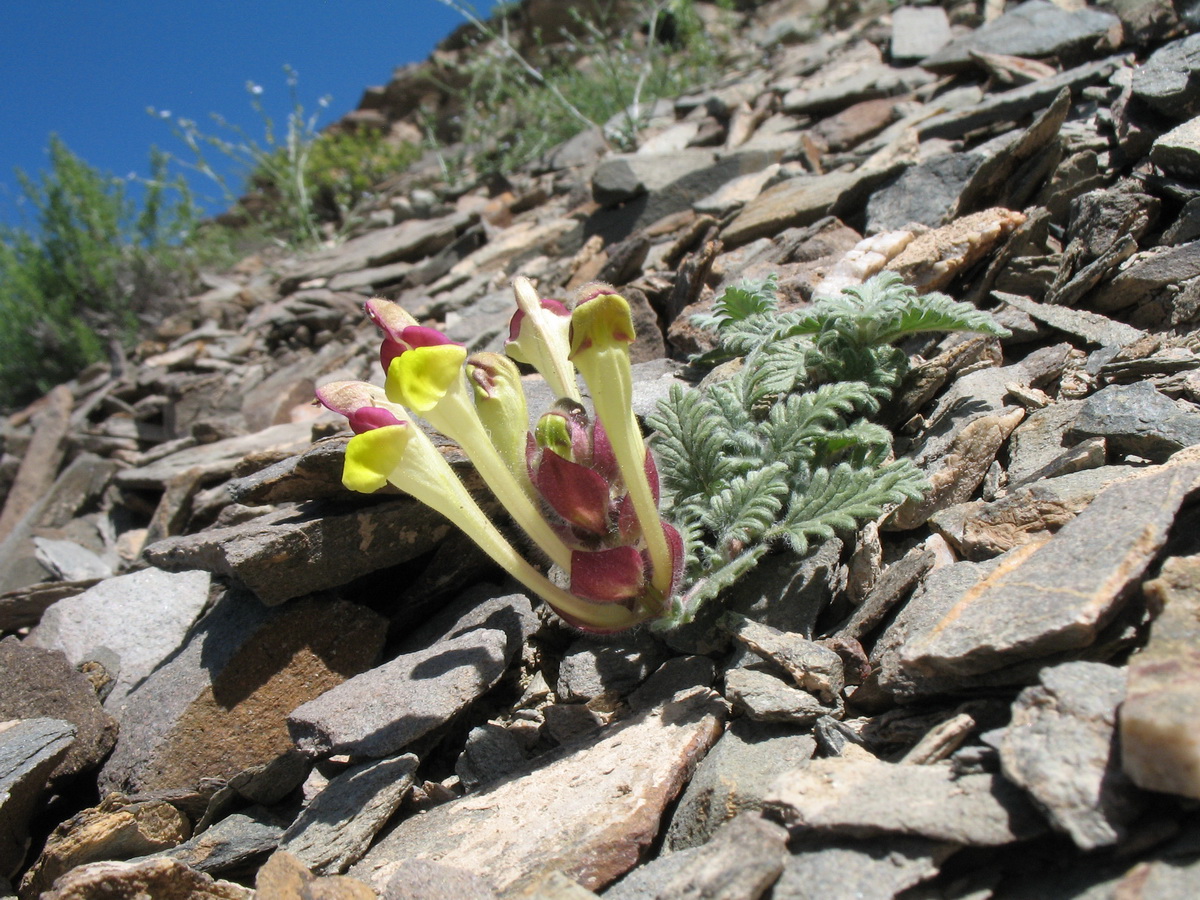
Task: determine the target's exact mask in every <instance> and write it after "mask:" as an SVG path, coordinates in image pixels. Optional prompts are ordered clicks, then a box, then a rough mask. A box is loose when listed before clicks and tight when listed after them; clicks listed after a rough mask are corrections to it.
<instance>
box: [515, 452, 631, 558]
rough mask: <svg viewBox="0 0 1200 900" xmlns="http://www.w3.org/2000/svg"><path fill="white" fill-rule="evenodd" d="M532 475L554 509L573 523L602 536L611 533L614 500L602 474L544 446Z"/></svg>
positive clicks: (535, 484) (535, 483)
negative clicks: (610, 514) (610, 512)
mask: <svg viewBox="0 0 1200 900" xmlns="http://www.w3.org/2000/svg"><path fill="white" fill-rule="evenodd" d="M529 477H530V480H531V481H532V482H533V484H534V487H536V488H537V489H538V492H539V493H540V494H541V495H542V497H544V498H545V500H546V502H547V503H549V504H550V507H551V509H553V510H554V511H555V512H556V513H558V514H559V515H560V516H562V517H563V518H564V519H566V520H567V521H568V522H570V523H571V524H572V525H575V526H577V527H579V528H582V529H583V530H584V531H587V532H590V533H592V534H596V535H600V536H601V537H603V536H604V535H607V534H608V528H609V526H608V521H609V509H610V507H611V505H612V500H611V495H610V492H609V486H608V482H607V481H605V480H604V479H603V478H602V477H601V476H600V475H599V474H597V473H596V472H593V471H592V470H591V469H589V468H587V466H582V465H580V464H579V463H576V462H571V461H570V460H567V459H563V458H562V457H561V456H559V455H558V454H557V453H555V452H554V451H553V450H550V449H544V450H542V452H541V458H540V460H539V462H538V466H537V468H536V469H533V470H531V471H530V473H529Z"/></svg>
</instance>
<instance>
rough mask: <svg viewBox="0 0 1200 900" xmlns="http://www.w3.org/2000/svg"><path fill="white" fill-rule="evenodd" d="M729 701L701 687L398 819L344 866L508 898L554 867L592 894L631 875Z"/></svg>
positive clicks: (370, 877)
mask: <svg viewBox="0 0 1200 900" xmlns="http://www.w3.org/2000/svg"><path fill="white" fill-rule="evenodd" d="M724 711H725V707H724V704H723V703H722V702H721V701H720V700H719V698H717V697H716V696H715V695H714V694H713V693H712V692H711V691H709V690H707V689H705V688H697V689H693V690H691V691H690V692H682V693H680V694H677V695H676V696H675V698H674V699H673V700H671V701H670V702H668V703H666V704H664V705H663V706H661V707H659V708H656V709H654V710H647V711H645V712H642V713H639V714H637V715H635V716H633V717H632V718H630V719H628V720H626V721H624V722H621V723H619V724H617V725H613V726H610V727H609V728H607V729H605V730H604V731H601V732H599V733H598V734H597V735H596V736H595V738H594V743H589V744H587V745H586V749H585V747H584V746H574V747H568V748H563V750H561V751H556V752H555V753H554V754H553V755H552V756H551V757H542V758H539V759H537V760H535V761H534V762H533V763H531V764H530V766H529V768H528V769H527V770H526V773H525V774H524V775H517V776H514V777H511V778H509V779H506V780H505V781H504V782H502V783H500V784H499V785H496V786H495V787H493V788H491V789H486V790H481V791H479V792H477V793H473V794H469V795H467V796H466V797H463V798H461V799H459V800H455V801H452V802H450V803H446V804H443V805H442V806H438V807H435V808H434V809H432V810H430V811H428V812H426V813H424V814H423V815H419V816H414V817H412V818H410V819H407V820H406V821H404V822H401V823H400V825H399V826H397V827H396V828H395V829H394V830H393V831H392V832H391V833H390V834H389V835H388V836H387V837H386V838H384V839H383V840H382V841H380V842H379V843H378V844H376V845H375V846H374V847H372V848H371V850H370V851H368V853H367V855H366V857H365V858H364V859H363V860H362V861H361V862H360V863H358V865H356V866H354V867H353V868H352V869H351V874H352V875H354V876H356V877H358V878H362V879H363V880H365V881H367V882H368V883H370V884H372V885H373V886H375V887H376V889H379V890H381V889H382V888H383V886H384V885H385V884H387V882H388V881H389V880H390V879H391V877H392V873H393V871H394V870H399V869H402V868H403V866H404V865H405V864H406V862H407V861H411V860H414V859H416V860H420V859H431V860H436V861H437V862H439V863H442V864H444V865H448V866H452V867H454V868H459V869H463V870H466V871H468V872H473V873H475V874H477V875H479V876H481V877H482V878H484V879H485V880H486V881H487V882H488V883H489V884H490V885H491V886H492V887H493V889H495V890H496V891H498V892H501V893H504V894H507V895H511V894H513V893H516V892H517V891H519V890H521V889H522V888H523V887H525V886H528V885H530V884H532V883H535V882H536V881H538V880H540V879H541V878H544V877H546V876H547V875H548V874H549V873H551V872H553V871H556V870H557V871H561V872H563V873H564V874H566V875H567V876H569V877H570V878H572V879H573V880H575V881H576V882H578V883H579V884H581V885H583V886H584V887H586V888H588V889H596V888H599V887H602V886H604V885H606V884H608V883H609V882H611V881H613V880H614V879H615V878H617V877H618V876H620V875H621V874H623V873H624V872H626V871H628V870H629V869H630V868H632V867H633V866H634V865H635V864H636V863H637V861H638V858H639V856H640V854H641V853H642V851H643V850H644V849H645V848H646V847H647V846H648V845H649V844H650V843H651V842H653V840H654V839H655V836H656V835H657V834H658V829H659V820H660V818H661V816H662V813H663V810H664V808H665V807H666V805H667V804H668V803H669V802H670V801H671V800H673V799H674V798H675V796H676V795H677V794H678V793H679V791H680V790H681V788H682V787H683V785H684V783H685V782H686V781H687V779H688V777H689V776H690V774H691V770H692V768H693V767H694V766H695V763H696V760H697V758H698V757H699V756H701V755H702V754H703V753H704V752H705V751H706V750H707V749H708V747H709V746H710V745H711V744H712V742H713V741H714V740H716V738H717V736H718V735H719V734H720V730H721V723H722V721H723V719H724V715H725V712H724Z"/></svg>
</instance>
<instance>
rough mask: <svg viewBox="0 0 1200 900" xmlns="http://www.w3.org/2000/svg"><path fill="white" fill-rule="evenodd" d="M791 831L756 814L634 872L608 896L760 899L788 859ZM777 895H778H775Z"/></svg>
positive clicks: (615, 899) (610, 899)
mask: <svg viewBox="0 0 1200 900" xmlns="http://www.w3.org/2000/svg"><path fill="white" fill-rule="evenodd" d="M787 840H788V833H787V830H786V829H784V828H781V827H780V826H779V825H776V824H775V823H774V822H768V821H767V820H766V819H764V818H762V817H761V816H758V815H754V814H746V815H740V816H737V817H736V818H734V819H732V820H731V821H729V822H727V823H725V824H724V825H723V826H721V828H720V830H718V831H717V833H716V834H715V835H714V836H713V838H712V840H710V841H709V842H708V843H706V844H704V845H703V846H702V847H696V848H694V849H691V850H683V851H681V852H679V853H672V854H669V855H667V856H660V857H659V858H658V859H656V860H654V861H653V862H651V863H648V864H646V865H644V866H642V867H640V868H638V869H634V870H633V872H631V873H630V874H629V875H627V876H626V877H625V878H623V879H622V880H621V881H620V882H618V883H617V884H616V885H614V886H613V887H612V888H610V889H609V890H607V891H605V892H604V897H605V900H670V898H677V897H697V898H699V897H714V898H715V897H727V898H730V900H733V898H737V900H758V898H760V897H763V896H766V894H767V891H768V890H769V889H770V888H771V885H772V884H774V883H775V880H776V879H777V878H778V877H779V874H780V872H782V871H783V868H784V866H785V865H786V862H787V860H788V852H787ZM771 896H772V897H774V896H775V895H774V894H771Z"/></svg>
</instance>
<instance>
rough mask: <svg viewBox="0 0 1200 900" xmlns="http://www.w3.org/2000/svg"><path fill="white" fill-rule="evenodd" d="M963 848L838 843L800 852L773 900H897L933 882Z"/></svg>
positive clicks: (915, 841) (905, 841) (895, 841)
mask: <svg viewBox="0 0 1200 900" xmlns="http://www.w3.org/2000/svg"><path fill="white" fill-rule="evenodd" d="M957 849H958V847H957V846H956V845H954V844H948V843H944V842H939V841H929V840H924V839H922V838H897V837H890V838H889V839H887V840H886V841H885V840H863V841H833V842H822V843H818V844H817V846H815V847H807V846H806V847H804V848H802V849H800V850H798V851H797V852H795V853H794V854H793V855H792V857H791V858H790V859H789V860H788V861H787V863H786V864H785V865H784V868H783V874H782V875H781V876H780V877H779V880H778V881H777V882H775V887H774V888H773V889H772V892H771V900H892V898H894V897H896V896H898V895H899V894H900V892H901V891H903V890H905V889H906V888H910V887H912V886H913V885H915V884H920V883H921V882H922V881H926V880H927V879H930V878H932V877H933V876H935V875H937V873H938V865H939V864H940V863H941V862H942V861H943V860H944V859H945V858H946V857H948V856H950V855H951V854H952V853H954V851H955V850H957Z"/></svg>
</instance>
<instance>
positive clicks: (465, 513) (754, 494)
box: [317, 275, 1003, 632]
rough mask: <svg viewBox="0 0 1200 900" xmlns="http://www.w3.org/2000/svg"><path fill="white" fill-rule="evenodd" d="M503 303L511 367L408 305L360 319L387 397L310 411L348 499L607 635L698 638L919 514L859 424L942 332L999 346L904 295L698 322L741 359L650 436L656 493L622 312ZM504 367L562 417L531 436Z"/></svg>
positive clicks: (598, 305) (587, 301)
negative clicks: (760, 581) (859, 541)
mask: <svg viewBox="0 0 1200 900" xmlns="http://www.w3.org/2000/svg"><path fill="white" fill-rule="evenodd" d="M513 287H514V291H515V294H516V298H517V307H518V308H517V312H516V313H515V314H514V315H513V317H512V320H511V323H510V331H509V340H508V343H507V344H506V347H505V350H506V352H507V356H504V355H501V354H498V353H475V354H468V352H467V350H466V348H465V347H463V346H462V345H461V344H458V343H455V342H453V341H451V340H449V339H448V338H447V337H446V336H445V335H444V334H442V333H441V332H440V331H437V330H436V329H433V328H428V327H424V326H421V325H420V324H418V323H417V321H416V320H415V319H414V318H413V317H412V316H411V315H409V314H408V313H407V312H406V311H404V310H403V309H402V308H401V307H400V306H398V305H397V304H395V303H392V302H391V301H388V300H382V299H378V298H377V299H373V300H370V301H368V303H367V314H368V315H369V316H370V317H371V319H372V320H373V321H374V322H375V324H376V325H378V326H379V328H380V330H381V331H382V332H383V340H382V344H381V347H380V354H379V359H380V363H381V365H382V367H383V370H384V372H385V374H386V382H385V384H384V386H383V387H378V386H375V385H372V384H368V383H365V382H333V383H331V384H327V385H324V386H323V387H321V388H320V389H318V391H317V398H318V400H320V402H322V403H323V404H325V405H326V406H327V407H329V408H330V409H333V410H336V411H337V412H340V413H342V414H343V415H345V416H346V418H347V420H348V422H349V424H350V427H351V429H352V430H353V431H354V432H355V436H354V437H353V438H351V440H350V442H349V444H348V445H347V447H346V457H345V465H344V468H343V472H342V481H343V483H344V484H345V485H346V486H347V487H348V488H350V489H351V490H355V491H362V492H366V493H370V492H374V491H376V490H379V489H380V488H382V487H383V486H384V485H385V484H392V485H393V486H395V487H398V488H399V489H400V490H402V491H404V492H406V493H408V494H410V495H411V496H413V497H415V498H416V499H417V500H420V501H421V502H422V503H424V504H426V505H427V506H430V507H431V508H433V509H435V510H437V511H438V512H440V513H442V514H443V515H444V516H446V517H447V518H448V519H449V520H450V521H451V522H453V523H454V524H455V525H457V526H458V527H459V528H461V529H462V530H463V531H464V532H465V533H466V534H467V535H468V536H469V537H471V538H472V539H473V540H474V541H475V542H476V543H477V544H478V545H479V547H480V548H481V549H482V550H483V551H484V552H485V553H487V554H488V555H489V556H490V557H491V558H492V559H493V560H494V561H495V562H496V563H498V564H499V565H500V566H502V567H503V568H504V569H506V570H507V571H508V572H509V574H511V575H512V576H513V577H514V578H516V579H517V580H518V581H520V582H521V583H522V584H524V585H525V586H526V587H528V588H529V589H530V590H532V591H533V592H535V593H536V594H538V595H539V596H540V597H542V599H544V600H545V601H546V602H547V603H548V604H549V605H550V606H551V607H552V608H553V609H554V610H555V611H556V612H557V613H558V614H559V615H560V616H561V617H562V618H563V619H565V620H566V621H567V622H569V623H571V624H572V625H575V626H576V627H579V628H581V629H584V630H588V631H596V632H612V631H620V630H623V629H626V628H630V627H632V626H634V625H638V624H641V623H643V622H651V623H653V624H655V625H656V626H666V627H669V626H672V625H678V624H682V623H684V622H687V621H689V620H690V619H691V618H692V617H693V616H694V615H695V611H696V608H697V606H698V605H699V604H700V603H701V602H703V601H704V600H706V599H709V598H711V597H714V596H715V595H716V594H717V593H719V592H720V591H721V590H723V589H724V588H727V587H729V586H730V585H731V584H733V582H734V581H735V580H736V579H737V578H738V577H739V576H740V575H742V574H744V573H745V572H747V571H749V570H750V569H751V568H752V567H753V566H754V565H755V564H756V563H757V562H758V560H759V559H760V558H761V557H762V556H763V555H764V554H765V553H766V552H767V551H768V550H769V549H770V547H771V546H772V545H773V544H774V543H776V542H778V541H783V542H785V543H787V544H788V545H789V546H790V547H791V548H792V549H793V550H795V551H797V552H799V553H803V552H804V551H805V550H806V549H807V547H808V542H809V541H810V540H811V539H812V538H814V537H828V536H831V535H832V534H833V533H834V532H835V531H837V530H841V529H850V528H853V527H855V526H856V525H857V524H858V523H859V522H861V521H863V520H865V519H871V518H874V517H876V516H878V515H879V514H880V513H881V512H882V511H883V509H884V508H885V507H886V506H888V505H889V504H893V503H898V502H900V501H902V500H903V499H905V498H906V497H919V496H920V495H921V493H922V491H923V489H924V480H923V478H922V477H921V475H920V473H919V472H918V471H917V470H916V469H915V468H914V467H913V465H912V464H911V463H910V462H909V461H907V460H893V461H890V462H889V461H888V457H889V454H890V452H891V441H892V439H891V434H890V433H889V432H888V431H887V430H886V429H885V428H883V427H882V426H880V425H877V424H874V423H872V422H869V421H868V420H867V417H868V416H869V415H870V414H871V413H874V412H876V411H878V409H879V405H880V402H881V400H882V399H883V398H885V397H887V396H890V394H891V391H892V388H893V387H894V386H895V384H896V383H897V381H898V379H899V378H900V376H901V375H902V374H903V371H904V367H905V365H906V364H907V357H906V356H905V354H904V353H903V352H901V351H900V350H898V349H896V348H895V347H893V346H892V344H893V343H894V342H895V341H897V340H899V339H900V338H902V337H905V336H906V335H909V334H915V333H918V332H921V331H930V330H936V331H955V330H974V331H982V332H984V333H988V334H1002V333H1003V331H1002V329H1000V328H998V327H997V326H996V325H995V323H994V322H992V321H991V319H990V318H989V317H988V316H986V315H984V314H982V313H979V312H978V311H976V310H975V309H973V308H972V307H969V306H967V305H965V304H961V303H955V302H954V301H952V300H950V299H949V298H948V297H945V296H943V295H941V294H928V295H925V296H923V297H918V296H917V294H916V292H915V291H914V290H912V289H911V288H909V287H906V286H905V285H904V284H902V283H901V281H900V279H899V278H898V277H896V276H894V275H885V276H881V277H879V278H876V279H873V280H872V281H870V282H868V283H867V284H865V285H862V286H861V287H859V288H854V289H852V290H849V291H847V292H846V293H845V294H844V295H843V296H842V297H839V298H836V299H830V300H824V301H821V302H819V303H817V304H815V305H813V307H812V308H811V309H809V310H806V311H805V312H803V313H789V314H779V313H777V311H776V309H775V300H774V290H773V289H774V282H773V281H768V282H766V283H764V284H759V285H744V286H742V287H740V288H737V289H734V290H731V291H727V292H726V293H725V294H724V295H723V296H722V298H721V299H720V301H718V303H717V305H716V311H715V313H714V314H713V316H712V317H710V318H708V319H705V320H704V321H705V322H706V323H708V324H710V325H713V326H715V328H716V330H717V334H718V339H719V342H720V348H719V350H720V352H721V353H722V354H735V353H736V354H738V355H739V358H738V362H737V364H736V365H737V371H736V372H735V373H734V374H732V375H730V376H729V377H727V378H725V379H724V380H721V381H717V382H715V383H713V384H711V385H709V386H706V387H703V388H700V389H683V388H680V387H676V388H674V389H673V390H672V392H671V395H670V398H669V400H667V401H665V402H664V403H663V404H662V405H661V406H660V409H659V412H658V414H657V415H655V416H653V417H651V419H650V424H651V425H653V426H654V427H655V428H656V429H658V435H657V438H656V441H655V445H656V447H657V448H658V452H659V456H660V458H661V463H662V470H661V471H662V475H661V477H660V474H659V471H660V470H659V467H658V464H656V461H655V458H654V456H653V455H652V454H651V453H650V452H649V451H648V450H647V447H646V444H645V443H644V441H643V437H642V432H641V428H640V427H639V425H638V422H637V420H636V418H635V416H634V414H633V405H632V404H633V371H632V368H631V365H630V357H629V344H630V343H631V342H632V341H633V340H634V338H635V334H634V327H633V319H632V315H631V312H630V308H629V304H628V302H627V301H626V300H625V298H624V297H622V296H621V295H620V294H618V293H617V292H616V290H615V289H614V288H612V287H611V286H609V285H604V284H590V285H585V286H584V287H583V288H581V289H580V292H579V294H578V295H577V297H576V302H575V304H574V308H573V309H568V308H567V306H566V305H564V304H563V303H561V302H560V301H557V300H552V299H546V298H541V297H539V296H538V295H537V293H536V292H535V291H534V289H533V286H532V285H531V284H530V283H529V281H528V280H527V279H524V278H518V279H516V281H515V282H514V285H513ZM514 361H516V362H521V363H526V364H528V365H531V366H533V367H534V368H535V369H537V370H538V372H539V373H540V374H541V375H542V376H543V378H545V380H546V383H547V384H548V385H549V386H550V388H551V389H552V390H553V391H554V393H555V394H556V395H557V397H558V398H559V399H558V401H557V402H556V403H555V404H554V405H553V407H552V408H551V409H549V410H547V411H546V412H545V413H544V414H543V415H542V416H541V417H540V418H539V419H538V420H537V424H536V427H535V428H533V429H532V430H530V429H529V417H528V410H527V405H526V398H525V394H524V391H523V389H522V387H521V378H520V373H519V371H518V369H517V367H516V362H514ZM577 372H578V374H579V376H581V377H582V379H583V382H584V384H585V385H586V386H587V388H588V391H589V393H590V399H591V405H592V408H593V410H594V415H589V413H588V410H587V408H586V407H585V405H584V402H583V400H584V397H583V394H582V392H581V391H580V390H579V386H578V382H577V380H576V373H577ZM414 416H421V417H423V418H424V419H425V420H426V421H427V422H429V423H430V424H431V425H432V426H433V427H434V428H436V429H437V430H438V431H440V432H441V433H442V434H444V435H445V436H446V437H448V438H450V439H451V440H453V441H455V442H456V443H457V444H458V445H459V446H460V447H461V448H462V449H463V451H464V452H465V453H466V455H467V456H468V458H469V459H470V460H471V462H472V463H473V465H474V466H475V469H476V471H477V472H478V473H479V475H480V477H481V478H482V480H483V482H484V483H485V484H486V485H487V486H488V489H489V490H490V491H491V492H492V494H493V495H495V497H496V499H497V500H498V501H499V502H500V503H501V505H502V506H503V507H504V508H505V510H506V511H507V512H508V514H509V515H510V516H511V518H512V520H513V522H514V524H515V525H516V526H517V527H519V528H520V529H521V530H523V531H524V532H525V534H526V536H527V537H528V539H529V540H530V542H531V543H532V544H533V545H535V546H536V547H537V549H538V551H539V553H540V555H541V556H542V557H544V559H545V560H547V561H549V562H550V563H551V564H553V565H554V566H556V567H557V568H558V569H559V570H560V571H561V572H562V574H563V576H564V577H563V578H562V579H561V580H559V581H555V580H551V579H550V578H548V577H547V576H546V575H545V574H543V572H542V571H541V570H540V569H539V568H538V567H537V566H536V565H534V564H533V563H532V562H531V561H530V560H528V559H526V558H524V557H523V556H522V555H521V554H520V553H518V551H517V550H516V549H515V548H514V546H513V545H512V544H511V543H510V542H509V540H508V539H507V537H506V536H505V535H504V534H503V532H501V531H500V529H498V528H497V527H496V525H495V524H494V523H493V522H492V521H491V520H490V519H489V518H488V517H487V515H486V514H485V513H484V512H483V511H482V510H481V508H480V507H479V506H478V504H477V503H476V501H475V499H474V498H473V497H472V496H471V495H470V493H469V492H468V491H467V489H466V488H465V487H464V486H463V484H462V482H461V481H460V480H459V479H458V477H457V476H456V475H455V474H454V472H453V470H452V469H451V468H450V465H449V463H448V462H446V460H445V458H444V457H443V456H442V455H441V454H440V453H438V451H437V450H436V448H435V447H434V445H433V444H432V443H431V442H430V440H429V437H428V436H427V435H426V434H425V433H424V431H422V429H421V428H420V427H419V426H418V425H417V424H415V421H414ZM664 489H665V490H664ZM663 500H666V501H667V505H666V507H665V509H660V503H662V501H663ZM664 514H665V516H664ZM665 519H669V520H670V521H666V520H665ZM685 536H686V542H685ZM688 545H690V552H688V551H687V550H686V549H685V547H686V546H688ZM685 565H686V572H685ZM688 584H690V585H691V586H690V587H687V588H686V590H685V585H688Z"/></svg>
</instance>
